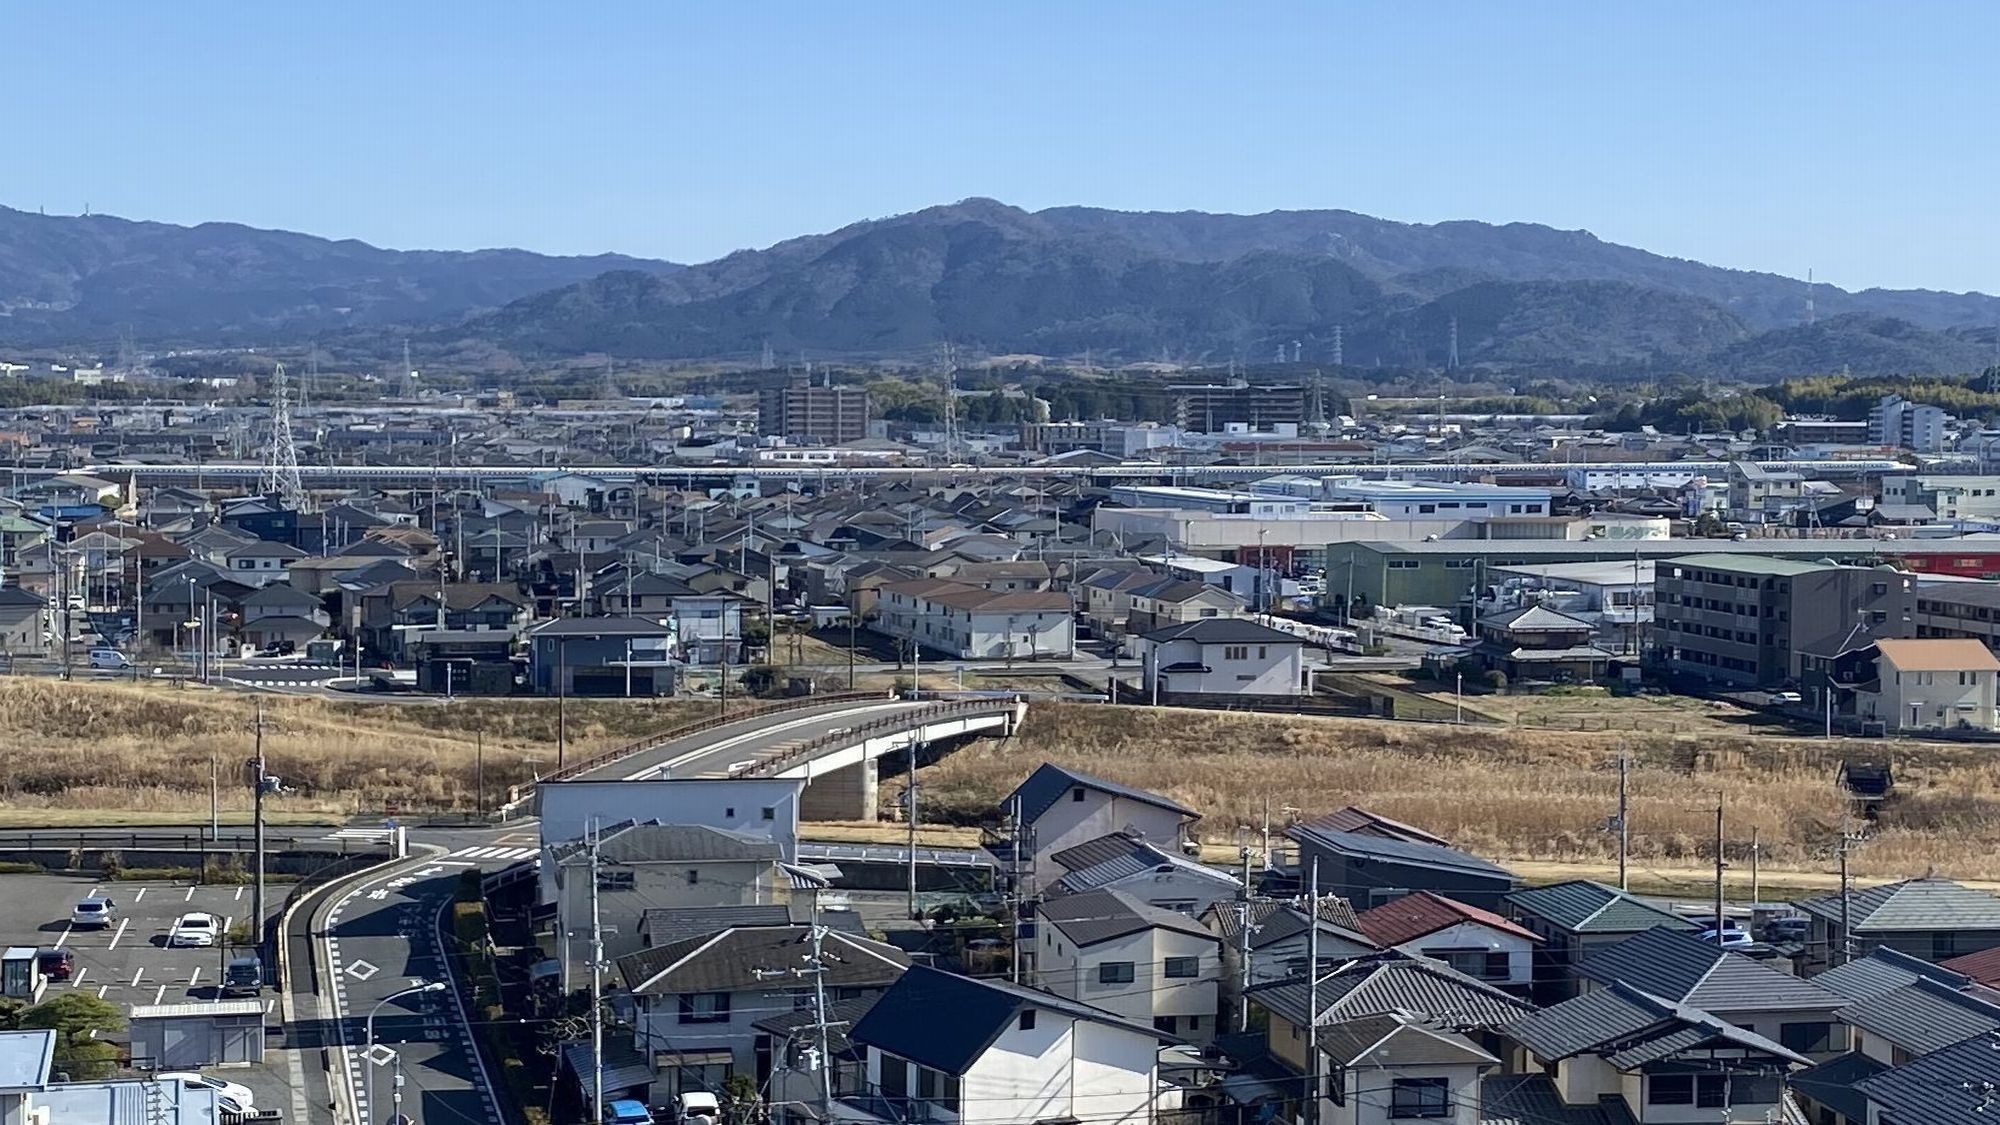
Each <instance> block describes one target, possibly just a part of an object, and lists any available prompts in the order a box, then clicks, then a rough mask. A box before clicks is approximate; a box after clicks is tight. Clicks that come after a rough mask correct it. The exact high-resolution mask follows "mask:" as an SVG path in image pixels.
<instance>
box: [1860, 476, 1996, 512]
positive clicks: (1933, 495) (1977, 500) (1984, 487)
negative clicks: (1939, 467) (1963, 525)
mask: <svg viewBox="0 0 2000 1125" xmlns="http://www.w3.org/2000/svg"><path fill="white" fill-rule="evenodd" d="M1882 502H1883V503H1884V504H1905V505H1908V506H1910V507H1915V508H1929V509H1930V510H1931V511H1932V512H1934V513H1936V514H1937V517H1938V518H1939V519H1941V520H1956V519H1996V518H2000V476H1974V475H1968V474H1956V473H1954V474H1944V473H1912V474H1910V475H1908V476H1896V477H1883V478H1882Z"/></svg>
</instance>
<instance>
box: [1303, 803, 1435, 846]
mask: <svg viewBox="0 0 2000 1125" xmlns="http://www.w3.org/2000/svg"><path fill="white" fill-rule="evenodd" d="M1305 823H1306V824H1309V825H1311V826H1312V827H1314V828H1318V829H1321V830H1323V831H1327V832H1359V833H1362V834H1363V835H1368V836H1389V837H1392V838H1394V839H1397V840H1411V841H1414V842H1416V843H1419V844H1443V845H1445V846H1447V847H1449V846H1450V845H1451V841H1450V840H1447V839H1445V838H1444V837H1442V836H1434V835H1432V834H1431V833H1429V832H1426V831H1424V830H1423V829H1421V828H1418V827H1417V826H1416V825H1414V824H1405V823H1403V822H1402V821H1400V820H1391V819H1390V818H1388V817H1386V816H1383V815H1381V814H1380V813H1375V812H1370V811H1369V810H1367V809H1364V808H1362V807H1360V806H1359V805H1349V806H1347V807H1346V808H1344V809H1341V810H1339V811H1338V812H1330V813H1328V814H1326V815H1325V816H1319V817H1314V818H1312V819H1311V820H1308V821H1306V822H1305Z"/></svg>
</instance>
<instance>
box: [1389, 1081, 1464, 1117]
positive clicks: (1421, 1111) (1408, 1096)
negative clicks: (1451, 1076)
mask: <svg viewBox="0 0 2000 1125" xmlns="http://www.w3.org/2000/svg"><path fill="white" fill-rule="evenodd" d="M1389 1116H1390V1117H1449V1116H1451V1085H1450V1083H1449V1082H1447V1081H1446V1080H1445V1079H1443V1078H1398V1079H1396V1081H1395V1083H1394V1084H1393V1085H1392V1086H1391V1087H1390V1088H1389Z"/></svg>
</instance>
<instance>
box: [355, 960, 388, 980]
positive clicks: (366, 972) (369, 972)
mask: <svg viewBox="0 0 2000 1125" xmlns="http://www.w3.org/2000/svg"><path fill="white" fill-rule="evenodd" d="M381 971H382V970H380V969H378V968H376V967H375V966H373V965H371V964H369V963H368V962H366V961H356V962H355V963H354V964H352V965H349V966H348V967H347V975H348V976H351V977H353V978H354V979H355V980H367V979H368V978H369V977H372V976H374V975H375V974H376V973H379V972H381Z"/></svg>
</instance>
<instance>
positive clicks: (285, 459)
mask: <svg viewBox="0 0 2000 1125" xmlns="http://www.w3.org/2000/svg"><path fill="white" fill-rule="evenodd" d="M260 484H261V487H262V490H263V492H264V494H265V495H266V496H276V497H278V499H279V502H280V503H282V504H284V506H285V507H287V508H289V509H291V510H292V511H294V512H304V511H308V510H309V509H310V507H311V503H312V498H311V497H310V496H308V495H307V494H306V486H305V482H304V481H303V480H301V479H300V477H299V451H298V447H296V446H295V445H293V444H292V403H291V387H290V386H289V385H288V384H287V383H286V382H285V365H284V364H282V363H281V364H278V366H277V369H276V370H275V371H273V372H272V373H271V454H270V459H269V460H267V461H266V462H265V463H264V472H263V479H262V480H261V482H260Z"/></svg>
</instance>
